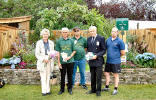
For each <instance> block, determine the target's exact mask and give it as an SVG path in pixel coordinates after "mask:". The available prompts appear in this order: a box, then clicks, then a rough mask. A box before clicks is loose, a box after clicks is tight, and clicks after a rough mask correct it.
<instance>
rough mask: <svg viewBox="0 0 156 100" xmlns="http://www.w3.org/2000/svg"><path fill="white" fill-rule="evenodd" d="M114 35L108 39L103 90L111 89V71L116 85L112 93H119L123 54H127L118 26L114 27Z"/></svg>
mask: <svg viewBox="0 0 156 100" xmlns="http://www.w3.org/2000/svg"><path fill="white" fill-rule="evenodd" d="M111 34H112V36H111V37H110V38H108V39H107V40H106V48H107V62H106V67H105V77H106V86H105V88H104V89H102V91H109V81H110V73H111V72H112V73H113V76H114V81H115V87H114V91H113V93H112V95H116V94H117V93H118V91H117V88H118V83H119V74H118V73H121V67H120V64H121V56H122V55H125V45H124V42H123V41H122V40H121V39H120V38H119V37H118V36H117V35H118V29H117V28H116V27H114V28H112V32H111Z"/></svg>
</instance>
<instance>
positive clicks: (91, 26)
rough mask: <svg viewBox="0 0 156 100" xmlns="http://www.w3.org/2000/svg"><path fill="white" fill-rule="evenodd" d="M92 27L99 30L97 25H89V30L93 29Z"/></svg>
mask: <svg viewBox="0 0 156 100" xmlns="http://www.w3.org/2000/svg"><path fill="white" fill-rule="evenodd" d="M91 29H94V30H96V31H97V27H96V26H90V27H89V30H91Z"/></svg>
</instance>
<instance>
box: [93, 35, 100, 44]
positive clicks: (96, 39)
mask: <svg viewBox="0 0 156 100" xmlns="http://www.w3.org/2000/svg"><path fill="white" fill-rule="evenodd" d="M98 37H99V35H98V34H97V36H96V38H95V40H94V42H93V43H92V46H96V42H97V41H98Z"/></svg>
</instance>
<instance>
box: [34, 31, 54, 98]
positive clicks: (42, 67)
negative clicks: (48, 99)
mask: <svg viewBox="0 0 156 100" xmlns="http://www.w3.org/2000/svg"><path fill="white" fill-rule="evenodd" d="M40 35H41V36H42V39H41V40H39V41H37V43H36V49H35V56H36V58H37V69H38V70H39V72H40V77H41V87H42V95H43V96H45V95H47V94H48V95H49V94H51V92H50V73H51V71H52V69H53V67H54V60H53V59H49V52H52V51H54V43H53V41H51V40H48V37H49V36H50V32H49V30H48V29H43V30H42V31H41V34H40Z"/></svg>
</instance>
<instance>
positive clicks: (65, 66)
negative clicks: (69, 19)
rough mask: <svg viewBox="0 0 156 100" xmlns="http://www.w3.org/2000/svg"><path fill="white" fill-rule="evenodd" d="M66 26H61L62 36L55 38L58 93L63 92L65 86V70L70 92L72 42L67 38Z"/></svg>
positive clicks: (72, 61)
mask: <svg viewBox="0 0 156 100" xmlns="http://www.w3.org/2000/svg"><path fill="white" fill-rule="evenodd" d="M68 36H69V30H68V28H62V37H61V38H60V39H58V40H57V43H56V50H57V51H58V52H59V56H58V65H59V68H60V71H61V89H60V91H59V93H58V95H61V94H62V93H64V90H65V89H64V88H65V76H66V71H67V77H68V92H69V94H72V75H73V66H74V54H75V53H76V51H75V50H74V42H73V41H72V39H70V38H68Z"/></svg>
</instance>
